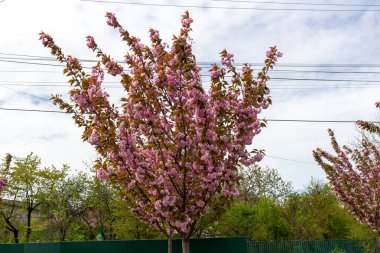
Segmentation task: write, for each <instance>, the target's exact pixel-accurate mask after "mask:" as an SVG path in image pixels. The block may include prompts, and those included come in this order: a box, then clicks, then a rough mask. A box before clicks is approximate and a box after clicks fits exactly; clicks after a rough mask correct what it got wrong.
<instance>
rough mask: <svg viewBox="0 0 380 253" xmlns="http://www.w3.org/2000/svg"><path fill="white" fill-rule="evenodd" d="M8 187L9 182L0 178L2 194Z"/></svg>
mask: <svg viewBox="0 0 380 253" xmlns="http://www.w3.org/2000/svg"><path fill="white" fill-rule="evenodd" d="M7 185H8V180H6V179H5V178H0V192H1V191H2V190H3V189H4V188H5V187H6V186H7Z"/></svg>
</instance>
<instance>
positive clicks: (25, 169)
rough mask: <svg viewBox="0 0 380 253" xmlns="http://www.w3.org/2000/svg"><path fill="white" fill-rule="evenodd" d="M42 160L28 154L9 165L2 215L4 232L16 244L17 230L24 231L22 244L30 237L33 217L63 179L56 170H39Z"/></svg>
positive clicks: (14, 158)
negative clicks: (5, 204) (9, 235)
mask: <svg viewBox="0 0 380 253" xmlns="http://www.w3.org/2000/svg"><path fill="white" fill-rule="evenodd" d="M40 165H41V159H40V158H39V157H38V156H36V155H34V154H33V153H30V154H29V155H28V156H26V157H25V158H18V157H13V159H12V163H10V166H9V169H8V172H7V180H8V185H7V187H6V189H5V191H4V196H5V198H6V199H7V207H5V206H3V208H2V210H1V215H2V217H3V219H4V221H5V223H6V224H7V229H8V230H9V231H11V232H12V233H13V235H14V241H15V242H16V243H18V242H19V240H20V236H19V232H20V228H21V227H24V226H25V227H26V234H25V240H26V241H27V242H28V241H29V239H30V235H31V233H32V218H33V217H32V214H33V213H34V212H35V211H36V210H37V209H38V208H40V206H41V205H42V204H44V203H45V202H46V197H47V196H48V195H49V193H50V191H51V190H52V188H53V185H54V183H55V182H57V180H58V179H60V178H62V177H63V172H62V171H59V170H57V169H56V168H55V167H51V168H40Z"/></svg>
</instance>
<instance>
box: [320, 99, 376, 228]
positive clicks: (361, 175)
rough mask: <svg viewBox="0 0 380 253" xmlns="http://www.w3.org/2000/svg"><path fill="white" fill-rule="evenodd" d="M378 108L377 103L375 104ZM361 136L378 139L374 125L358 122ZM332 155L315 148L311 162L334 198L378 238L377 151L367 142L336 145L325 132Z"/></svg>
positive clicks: (366, 139) (331, 135)
mask: <svg viewBox="0 0 380 253" xmlns="http://www.w3.org/2000/svg"><path fill="white" fill-rule="evenodd" d="M376 106H377V107H378V108H380V103H379V102H378V103H376ZM357 125H358V127H359V128H360V129H362V130H363V131H365V132H368V133H371V134H375V135H377V136H380V126H379V125H378V124H374V123H370V122H365V121H358V122H357ZM328 131H329V135H330V137H331V144H332V147H333V149H334V151H335V153H336V155H333V154H329V153H328V152H326V151H324V150H321V149H320V148H317V149H316V150H314V151H313V155H314V159H315V160H316V161H317V162H318V164H319V165H320V166H321V167H322V168H323V169H324V171H325V172H326V174H327V178H328V179H329V181H330V184H331V188H332V190H333V192H334V194H335V195H336V196H337V197H338V198H339V199H340V200H341V201H342V202H343V203H344V204H345V206H346V207H347V208H348V210H350V211H351V212H352V213H353V214H354V215H355V217H356V218H358V219H359V220H360V222H361V223H363V224H367V225H368V226H369V227H370V228H371V229H372V230H373V231H374V232H376V233H377V234H378V235H380V147H379V144H378V143H374V142H371V141H370V140H369V139H368V138H365V137H363V138H362V139H361V142H360V145H359V147H356V148H350V147H348V146H346V145H344V146H343V147H342V148H341V147H340V145H339V144H338V142H337V140H336V138H335V136H334V132H333V131H332V130H331V129H329V130H328Z"/></svg>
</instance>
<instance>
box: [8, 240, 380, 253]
mask: <svg viewBox="0 0 380 253" xmlns="http://www.w3.org/2000/svg"><path fill="white" fill-rule="evenodd" d="M334 250H343V251H344V252H345V253H363V251H362V249H361V242H360V241H344V240H337V241H270V242H251V241H250V242H247V240H246V238H244V237H234V238H230V237H229V238H211V239H192V240H191V241H190V251H191V253H330V252H332V251H334ZM166 252H167V241H166V240H131V241H90V242H54V243H26V244H22V243H21V244H0V253H166ZM181 252H182V248H181V240H174V241H173V253H181ZM379 253H380V251H379Z"/></svg>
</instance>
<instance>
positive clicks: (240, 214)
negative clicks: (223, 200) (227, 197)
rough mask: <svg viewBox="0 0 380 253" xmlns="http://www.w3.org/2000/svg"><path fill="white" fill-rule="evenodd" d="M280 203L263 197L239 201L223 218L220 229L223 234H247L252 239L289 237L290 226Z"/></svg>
mask: <svg viewBox="0 0 380 253" xmlns="http://www.w3.org/2000/svg"><path fill="white" fill-rule="evenodd" d="M281 208H282V207H281V205H280V203H279V202H278V201H277V200H275V199H273V198H268V197H261V198H259V199H258V200H256V201H255V203H252V204H250V203H237V204H236V205H234V206H232V207H231V209H230V210H228V211H227V212H226V213H225V214H224V215H223V216H222V218H221V220H220V222H219V224H218V230H219V233H220V235H222V236H246V237H248V238H249V239H251V240H260V241H263V240H283V239H287V238H288V235H289V233H290V227H289V226H288V224H287V222H286V220H285V219H284V218H283V217H282V210H281Z"/></svg>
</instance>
